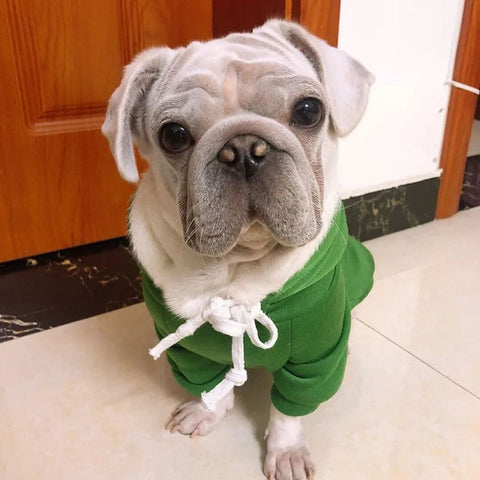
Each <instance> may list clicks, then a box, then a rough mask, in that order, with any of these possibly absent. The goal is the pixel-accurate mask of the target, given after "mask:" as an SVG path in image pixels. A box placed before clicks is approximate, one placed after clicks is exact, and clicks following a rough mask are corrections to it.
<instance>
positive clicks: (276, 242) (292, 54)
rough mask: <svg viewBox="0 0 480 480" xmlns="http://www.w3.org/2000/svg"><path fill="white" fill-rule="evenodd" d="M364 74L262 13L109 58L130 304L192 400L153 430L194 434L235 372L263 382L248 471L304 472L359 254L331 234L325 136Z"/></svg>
mask: <svg viewBox="0 0 480 480" xmlns="http://www.w3.org/2000/svg"><path fill="white" fill-rule="evenodd" d="M372 82H373V75H372V74H371V73H369V72H368V71H367V70H366V69H365V68H364V67H363V66H362V65H361V64H360V63H359V62H357V61H356V60H354V59H353V58H351V57H350V56H349V55H347V54H346V53H344V52H342V51H340V50H338V49H336V48H333V47H331V46H329V45H328V44H327V43H325V42H324V41H322V40H320V39H318V38H316V37H315V36H314V35H312V34H310V33H309V32H307V31H306V30H305V29H304V28H303V27H301V26H300V25H298V24H296V23H292V22H287V21H282V20H271V21H268V22H267V23H265V24H264V25H263V26H261V27H259V28H256V29H254V30H253V31H252V32H251V33H235V34H230V35H228V36H226V37H224V38H220V39H214V40H211V41H208V42H203V43H201V42H193V43H191V44H189V45H188V46H187V47H182V48H177V49H170V48H166V47H162V48H150V49H148V50H146V51H144V52H142V53H140V54H139V55H138V56H137V57H136V58H135V59H134V60H133V62H132V63H131V64H130V65H128V66H127V67H126V68H125V71H124V75H123V79H122V81H121V84H120V86H119V87H118V88H117V90H116V91H115V92H114V93H113V95H112V97H111V99H110V102H109V106H108V111H107V115H106V119H105V122H104V125H103V127H102V131H103V133H104V135H105V136H106V137H107V138H108V140H109V142H110V147H111V151H112V153H113V156H114V157H115V160H116V164H117V166H118V170H119V172H120V174H121V176H122V177H123V178H124V179H125V180H127V181H129V182H138V181H139V174H138V171H137V167H136V163H135V154H134V145H137V147H138V150H139V152H140V154H141V155H142V156H143V157H144V158H145V159H146V160H147V162H148V165H149V168H148V170H147V171H146V172H145V173H144V174H143V175H142V178H141V179H140V181H139V184H138V188H137V190H136V193H135V194H134V196H133V198H132V201H131V204H130V208H129V213H128V224H129V235H130V239H131V244H132V247H133V252H134V255H135V257H136V259H137V261H138V263H139V265H140V267H141V269H142V276H143V290H144V297H145V302H146V305H147V307H148V309H149V310H150V312H151V314H152V317H153V319H154V322H155V328H156V330H157V333H158V336H159V339H160V340H161V341H160V343H159V344H158V345H157V347H155V348H153V349H152V350H151V354H152V355H153V356H154V357H155V358H157V357H158V356H159V355H160V354H161V353H162V352H164V351H166V355H167V358H168V361H169V362H170V365H171V367H172V371H173V374H174V376H175V378H176V379H177V381H178V382H179V383H180V385H182V386H183V387H184V388H185V389H186V390H187V391H189V392H190V393H192V394H193V395H194V396H195V397H197V398H196V399H195V400H192V401H189V402H187V403H184V404H182V405H180V406H179V407H178V408H177V409H176V410H175V411H174V412H173V415H172V418H171V420H170V422H169V424H168V426H167V428H169V429H170V430H171V432H179V433H181V434H184V435H191V436H192V437H193V436H197V435H200V436H202V435H206V434H208V433H209V432H211V431H212V430H213V429H214V427H215V426H216V425H217V424H218V422H219V421H220V420H221V419H222V418H223V417H224V416H225V415H226V414H227V412H228V411H229V410H230V409H232V408H233V398H234V395H233V391H234V387H238V386H240V385H242V384H243V383H245V381H246V379H247V368H251V367H259V366H263V367H265V368H267V369H268V370H269V371H271V372H272V374H273V386H272V391H271V402H272V406H271V412H270V420H269V423H268V426H267V431H266V432H267V433H266V439H267V454H266V459H265V463H264V474H265V475H266V476H267V477H268V478H269V479H291V478H295V479H305V478H311V477H313V474H314V465H313V462H312V460H311V457H310V452H309V448H308V445H307V441H306V439H305V438H304V435H303V432H302V426H301V417H302V416H304V415H307V414H309V413H311V412H313V411H314V410H315V409H316V407H317V406H318V405H319V404H320V403H321V402H323V401H326V400H327V399H328V398H330V397H331V396H332V395H333V394H334V393H335V392H336V391H337V390H338V388H339V387H340V384H341V381H342V378H343V372H344V368H345V362H346V356H347V341H348V334H349V330H350V318H351V309H352V308H353V307H354V306H355V305H356V304H357V303H358V302H359V301H361V300H362V299H363V298H364V297H365V295H366V294H367V293H368V291H369V289H370V288H371V284H372V278H373V261H372V258H371V256H370V254H369V253H368V251H367V250H366V249H365V248H364V247H363V246H362V245H361V244H360V243H359V242H357V241H356V240H354V239H353V238H351V237H349V236H348V233H347V227H346V221H345V213H344V211H343V207H342V204H341V201H340V197H339V194H338V192H337V185H338V182H337V178H336V164H337V137H342V136H345V135H347V134H348V133H349V132H350V131H351V130H352V129H353V128H354V127H355V126H356V125H357V124H358V122H359V121H360V119H361V117H362V115H363V113H364V111H365V108H366V106H367V100H368V94H369V89H370V86H371V84H372Z"/></svg>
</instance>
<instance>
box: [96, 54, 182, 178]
mask: <svg viewBox="0 0 480 480" xmlns="http://www.w3.org/2000/svg"><path fill="white" fill-rule="evenodd" d="M174 55H175V53H174V51H173V50H171V49H169V48H150V49H148V50H145V51H143V52H142V53H140V54H139V55H137V57H135V59H134V60H133V62H132V63H130V65H127V66H126V67H125V71H124V74H123V78H122V82H121V84H120V86H119V87H118V88H117V89H116V90H115V92H113V94H112V96H111V98H110V101H109V102H108V109H107V115H106V117H105V121H104V123H103V125H102V133H103V134H104V135H105V136H106V137H107V138H108V141H109V143H110V149H111V151H112V154H113V156H114V157H115V161H116V163H117V168H118V171H119V172H120V175H121V176H122V177H123V178H124V179H125V180H127V181H129V182H137V181H138V178H139V177H138V170H137V165H136V162H135V154H134V151H133V144H134V141H135V135H134V134H133V132H132V130H134V126H135V118H136V117H138V116H141V115H142V114H141V112H140V109H141V106H142V104H144V101H145V98H146V95H147V93H148V91H149V89H150V87H151V86H152V84H153V82H154V81H155V80H156V79H157V78H158V77H159V75H160V73H161V71H162V70H163V68H164V67H165V65H166V63H167V62H168V61H169V60H170V59H171V58H172V57H173V56H174Z"/></svg>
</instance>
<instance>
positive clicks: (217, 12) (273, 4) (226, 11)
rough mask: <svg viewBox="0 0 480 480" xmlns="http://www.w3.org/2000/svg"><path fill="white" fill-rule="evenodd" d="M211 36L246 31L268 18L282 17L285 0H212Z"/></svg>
mask: <svg viewBox="0 0 480 480" xmlns="http://www.w3.org/2000/svg"><path fill="white" fill-rule="evenodd" d="M212 6H213V36H214V37H222V36H224V35H227V34H229V33H231V32H248V31H250V30H252V29H253V28H255V27H258V26H260V25H262V24H263V23H264V22H266V21H267V20H268V19H270V18H284V16H285V8H286V5H285V0H262V1H258V0H242V1H241V2H239V1H237V0H213V1H212Z"/></svg>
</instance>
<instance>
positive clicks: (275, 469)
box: [264, 445, 315, 480]
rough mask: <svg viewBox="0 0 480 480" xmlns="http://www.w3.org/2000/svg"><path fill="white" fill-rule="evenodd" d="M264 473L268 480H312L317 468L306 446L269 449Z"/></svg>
mask: <svg viewBox="0 0 480 480" xmlns="http://www.w3.org/2000/svg"><path fill="white" fill-rule="evenodd" d="M264 473H265V476H266V477H267V478H268V480H311V479H313V476H314V474H315V467H314V465H313V462H312V459H311V458H310V452H309V450H308V448H307V447H306V446H305V445H303V446H294V447H291V448H288V449H286V450H285V449H272V450H270V449H268V451H267V456H266V458H265V465H264Z"/></svg>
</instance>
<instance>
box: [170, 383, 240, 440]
mask: <svg viewBox="0 0 480 480" xmlns="http://www.w3.org/2000/svg"><path fill="white" fill-rule="evenodd" d="M232 408H233V391H231V392H230V393H229V394H228V395H227V396H226V397H225V398H224V399H222V400H221V401H220V402H219V403H218V405H217V408H216V409H215V411H214V412H212V411H210V410H208V409H207V407H206V406H205V405H204V404H203V402H202V401H201V400H192V401H190V402H186V403H183V404H182V405H180V406H179V407H178V408H177V409H176V410H174V412H173V413H172V419H171V420H170V422H169V423H168V425H167V430H170V432H171V433H175V432H180V433H182V434H183V435H190V436H191V437H192V438H193V437H196V436H202V437H203V436H205V435H208V434H209V433H210V432H211V431H212V430H213V429H214V428H215V426H216V425H217V423H218V422H219V421H220V420H221V419H222V418H223V417H224V416H225V415H226V414H227V413H228V412H229V411H230V410H231V409H232Z"/></svg>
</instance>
